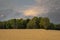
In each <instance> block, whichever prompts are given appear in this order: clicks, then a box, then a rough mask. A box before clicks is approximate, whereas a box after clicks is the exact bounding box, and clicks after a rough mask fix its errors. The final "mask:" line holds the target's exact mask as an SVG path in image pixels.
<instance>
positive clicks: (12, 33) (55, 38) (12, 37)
mask: <svg viewBox="0 0 60 40" xmlns="http://www.w3.org/2000/svg"><path fill="white" fill-rule="evenodd" d="M0 40H60V31H56V30H43V29H23V30H22V29H20V30H18V29H11V30H9V29H7V30H2V29H1V30H0Z"/></svg>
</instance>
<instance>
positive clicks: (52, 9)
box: [0, 0, 60, 23]
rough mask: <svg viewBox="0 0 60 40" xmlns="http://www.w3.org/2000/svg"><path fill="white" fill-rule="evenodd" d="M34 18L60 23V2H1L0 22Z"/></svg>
mask: <svg viewBox="0 0 60 40" xmlns="http://www.w3.org/2000/svg"><path fill="white" fill-rule="evenodd" d="M34 16H38V17H48V18H50V20H51V22H53V23H60V0H0V20H9V19H12V18H30V17H34Z"/></svg>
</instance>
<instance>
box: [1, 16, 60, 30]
mask: <svg viewBox="0 0 60 40" xmlns="http://www.w3.org/2000/svg"><path fill="white" fill-rule="evenodd" d="M0 29H51V30H60V24H53V23H51V22H50V19H49V18H46V17H33V18H32V19H22V18H21V19H11V20H8V21H3V22H2V21H0Z"/></svg>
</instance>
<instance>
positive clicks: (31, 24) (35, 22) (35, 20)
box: [27, 17, 39, 29]
mask: <svg viewBox="0 0 60 40" xmlns="http://www.w3.org/2000/svg"><path fill="white" fill-rule="evenodd" d="M37 28H39V26H38V18H37V17H34V18H32V20H30V21H29V23H28V24H27V29H37Z"/></svg>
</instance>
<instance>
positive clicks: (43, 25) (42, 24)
mask: <svg viewBox="0 0 60 40" xmlns="http://www.w3.org/2000/svg"><path fill="white" fill-rule="evenodd" d="M39 25H40V28H44V29H47V28H48V26H49V25H50V20H49V19H48V18H41V19H40V23H39Z"/></svg>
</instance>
